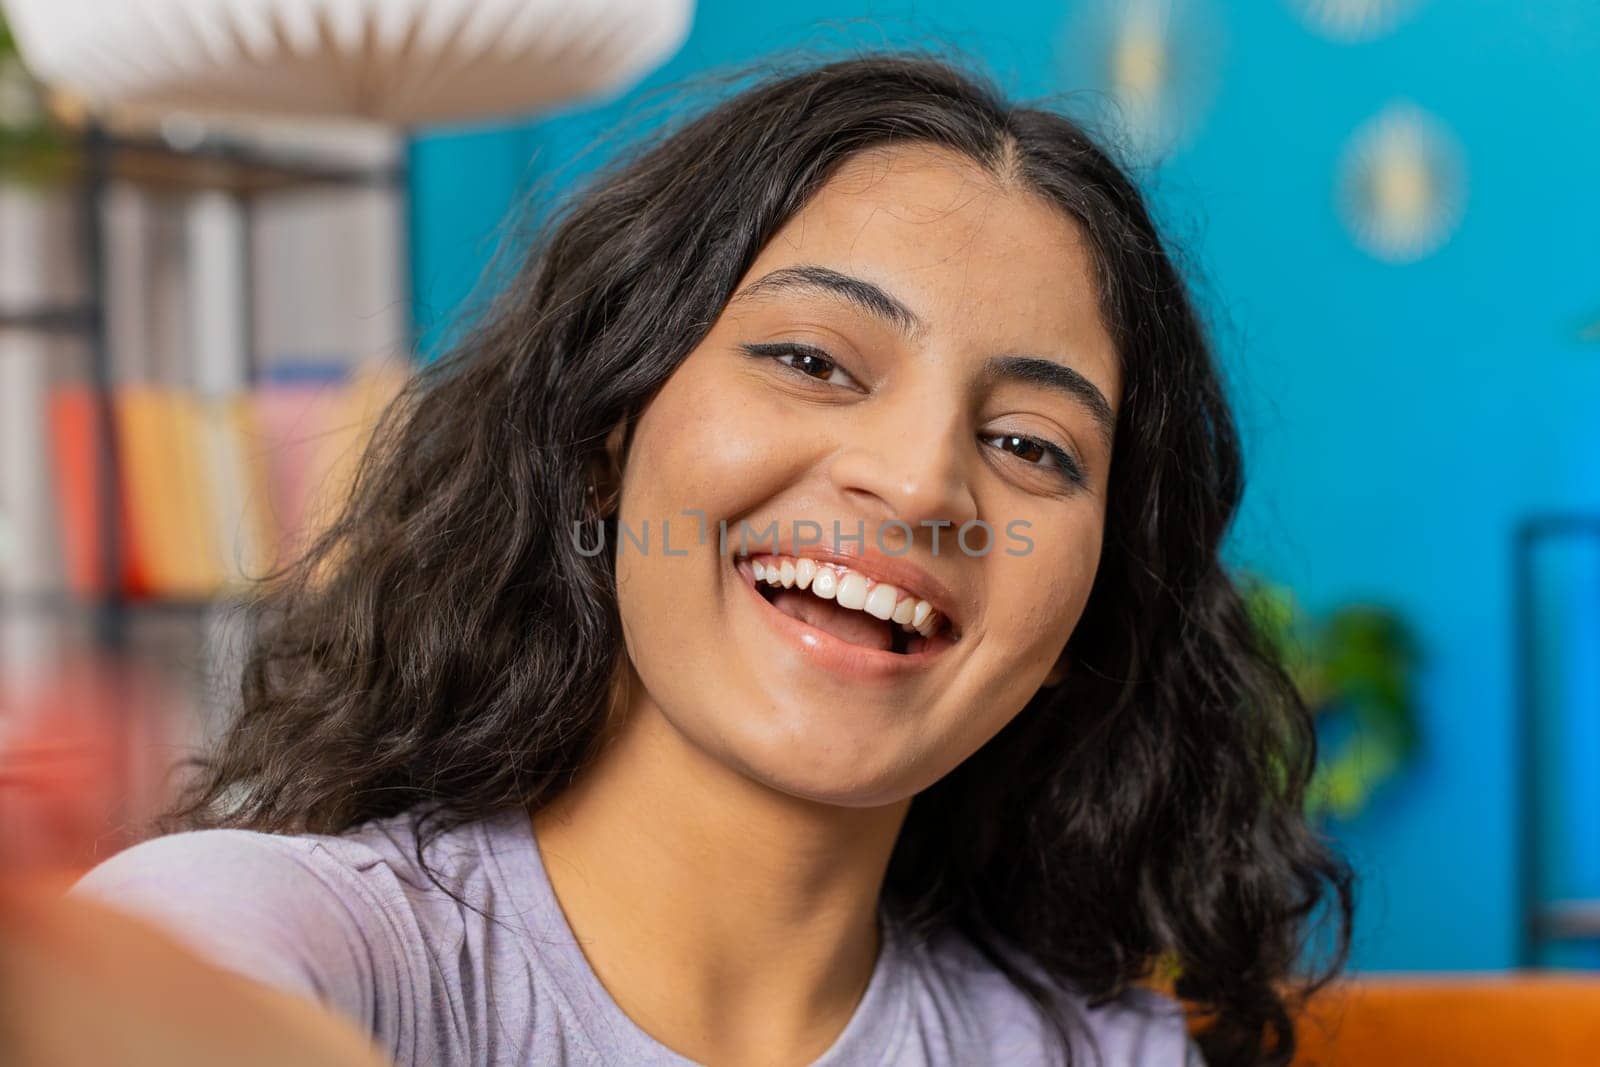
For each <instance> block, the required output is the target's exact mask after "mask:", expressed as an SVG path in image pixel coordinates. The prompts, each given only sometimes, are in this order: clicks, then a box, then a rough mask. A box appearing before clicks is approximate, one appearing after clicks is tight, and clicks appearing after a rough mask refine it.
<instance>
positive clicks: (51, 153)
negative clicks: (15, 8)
mask: <svg viewBox="0 0 1600 1067" xmlns="http://www.w3.org/2000/svg"><path fill="white" fill-rule="evenodd" d="M63 147H64V143H63V139H62V136H61V131H60V129H59V128H58V127H57V125H56V123H55V122H53V121H52V120H51V117H50V114H49V109H48V108H47V107H46V105H45V93H44V89H43V88H42V87H41V86H40V85H39V83H38V82H37V81H35V80H34V78H33V77H32V75H30V74H29V73H28V70H27V68H26V67H24V66H23V64H22V57H21V55H20V54H19V53H18V51H17V42H16V39H15V38H13V37H12V35H11V29H10V27H8V26H7V25H6V20H5V15H4V14H3V13H0V179H4V178H13V179H21V180H23V181H29V182H44V181H49V180H52V179H54V178H56V177H58V176H59V175H60V173H61V170H62V165H63V162H64V160H63V155H62V148H63Z"/></svg>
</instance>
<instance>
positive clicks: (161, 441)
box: [116, 385, 224, 599]
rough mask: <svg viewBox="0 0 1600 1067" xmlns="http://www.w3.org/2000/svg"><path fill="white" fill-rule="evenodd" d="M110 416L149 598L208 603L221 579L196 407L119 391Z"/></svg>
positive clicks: (177, 399) (169, 394)
mask: <svg viewBox="0 0 1600 1067" xmlns="http://www.w3.org/2000/svg"><path fill="white" fill-rule="evenodd" d="M116 410H117V433H118V437H117V445H118V448H119V450H120V453H121V456H120V458H121V462H122V472H123V484H124V486H126V492H127V497H128V502H129V505H130V511H131V514H132V516H133V529H134V537H133V543H134V545H135V546H136V548H137V550H138V551H140V552H141V553H142V555H143V560H144V563H145V566H146V567H147V569H148V570H149V573H150V577H151V584H152V586H153V587H154V591H155V592H156V593H157V594H159V595H161V596H166V597H173V598H177V599H201V598H205V597H209V596H214V595H215V594H216V593H217V592H218V591H219V590H220V589H221V588H222V585H223V582H224V574H223V567H222V554H221V551H220V548H219V546H218V544H217V539H216V536H215V530H216V525H217V520H216V508H217V505H216V500H215V495H214V493H213V492H212V487H211V485H210V478H209V476H208V473H207V471H206V458H205V455H204V454H203V449H204V448H205V433H204V430H203V428H202V426H201V418H200V412H199V403H198V402H197V401H196V400H195V399H194V398H192V397H190V396H186V395H184V394H183V393H180V392H177V391H175V390H172V389H167V388H161V387H156V386H145V385H138V386H125V387H123V388H121V389H119V390H118V391H117V394H116Z"/></svg>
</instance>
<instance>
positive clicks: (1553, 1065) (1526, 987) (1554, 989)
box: [1294, 971, 1600, 1067]
mask: <svg viewBox="0 0 1600 1067" xmlns="http://www.w3.org/2000/svg"><path fill="white" fill-rule="evenodd" d="M1297 1033H1298V1035H1299V1038H1300V1049H1299V1051H1298V1053H1297V1055H1296V1056H1295V1060H1294V1062H1295V1064H1296V1065H1297V1067H1367V1065H1383V1067H1390V1065H1397V1064H1425V1065H1432V1064H1448V1065H1450V1067H1507V1065H1518V1064H1529V1065H1538V1067H1600V974H1595V973H1590V972H1574V971H1520V972H1519V971H1508V972H1496V973H1489V974H1462V975H1446V974H1427V975H1422V974H1408V975H1400V974H1385V975H1382V976H1367V977H1363V978H1359V979H1353V980H1349V981H1345V982H1343V983H1340V984H1339V985H1337V986H1335V987H1332V988H1330V989H1327V990H1325V991H1324V992H1323V994H1322V995H1321V996H1320V997H1317V998H1315V999H1314V1000H1313V1001H1312V1003H1311V1005H1310V1007H1309V1008H1308V1010H1307V1014H1306V1016H1304V1017H1303V1018H1302V1020H1301V1023H1300V1025H1299V1027H1298V1028H1297Z"/></svg>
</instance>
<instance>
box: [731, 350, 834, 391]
mask: <svg viewBox="0 0 1600 1067" xmlns="http://www.w3.org/2000/svg"><path fill="white" fill-rule="evenodd" d="M740 347H742V348H743V349H744V350H745V352H747V353H748V354H750V355H751V356H754V357H756V358H757V359H770V360H773V361H774V362H776V363H777V364H778V365H779V366H780V367H786V368H788V369H789V370H792V371H794V372H795V373H796V374H800V375H802V376H804V377H806V378H809V379H811V380H812V381H816V382H821V383H822V384H823V385H843V384H844V382H839V381H836V380H833V375H836V374H838V375H843V376H844V379H845V381H847V382H849V383H851V385H850V386H847V388H850V387H854V388H857V389H859V388H860V386H859V385H856V384H855V379H854V378H852V377H850V374H849V372H848V371H846V370H845V369H844V368H843V367H841V366H839V364H838V363H837V362H836V361H835V360H834V359H833V358H832V357H831V356H829V355H828V354H827V353H826V352H824V351H823V350H822V349H820V348H814V347H812V346H811V345H801V344H794V343H793V342H783V343H773V344H748V345H741V346H740ZM789 360H793V362H787V361H789Z"/></svg>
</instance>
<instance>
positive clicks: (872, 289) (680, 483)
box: [612, 145, 1121, 806]
mask: <svg viewBox="0 0 1600 1067" xmlns="http://www.w3.org/2000/svg"><path fill="white" fill-rule="evenodd" d="M1120 389H1121V375H1120V370H1119V363H1118V358H1117V354H1116V350H1115V347H1114V345H1113V343H1112V341H1111V338H1110V337H1109V336H1108V334H1107V333H1106V331H1105V329H1104V327H1103V325H1102V323H1101V321H1100V316H1099V311H1098V306H1097V294H1096V290H1095V285H1094V279H1093V268H1092V261H1091V255H1090V251H1089V248H1088V247H1087V245H1086V243H1085V239H1084V238H1083V237H1082V235H1081V232H1080V231H1079V229H1078V227H1077V225H1076V224H1075V223H1074V222H1073V221H1072V220H1071V219H1070V218H1068V217H1067V216H1066V215H1065V214H1063V213H1062V212H1060V211H1059V210H1058V209H1056V208H1054V207H1052V206H1051V205H1050V204H1049V203H1047V202H1046V201H1044V200H1042V199H1041V198H1039V197H1038V196H1036V195H1035V194H1032V193H1030V192H1028V191H1026V190H1024V189H1022V188H1019V187H1008V186H1006V185H1003V184H1001V183H999V182H998V181H997V180H996V179H995V178H994V177H993V176H991V175H989V174H988V173H987V172H985V171H984V170H983V169H982V168H980V167H979V166H977V165H976V164H974V163H972V162H970V161H968V160H966V159H965V158H964V157H962V156H960V155H957V154H954V153H951V152H947V151H945V150H942V149H938V148H934V147H930V146H922V145H912V146H895V147H890V148H885V149H878V150H872V151H868V152H862V153H858V154H857V155H855V156H852V157H851V158H850V159H848V160H847V161H845V163H844V164H842V165H841V166H840V167H839V168H838V169H837V170H836V171H835V172H834V175H833V177H832V178H831V179H830V180H829V181H828V182H827V183H826V185H825V186H824V187H823V188H822V189H821V190H820V191H819V192H818V193H817V195H816V196H815V197H813V198H812V200H811V201H810V202H809V203H808V204H807V206H806V207H805V208H804V209H803V210H802V211H800V212H799V213H798V214H797V215H795V216H794V217H793V218H792V219H790V220H789V221H788V223H787V224H786V225H785V226H784V227H783V228H782V229H781V230H780V231H779V232H778V234H777V235H776V236H775V237H774V238H773V239H772V240H771V241H770V242H769V243H768V244H767V246H766V247H765V248H764V249H762V251H761V253H760V254H759V256H758V257H757V258H756V260H755V262H754V264H752V266H751V268H750V270H749V272H748V273H747V274H746V275H745V276H744V277H743V278H742V279H741V280H740V283H739V286H738V289H737V290H736V292H735V294H734V297H733V298H732V299H731V300H730V301H729V302H728V305H727V307H726V308H725V309H724V310H723V312H722V314H721V315H720V316H719V317H718V319H717V320H716V322H715V323H714V324H713V325H712V328H711V330H710V332H709V333H707V334H706V336H705V338H704V339H703V340H702V341H701V342H700V344H699V345H698V346H697V347H696V348H695V349H694V350H693V351H692V352H691V353H689V355H688V356H687V358H686V359H685V360H684V362H683V363H682V364H681V365H680V366H679V367H678V369H677V370H676V371H675V372H674V373H673V375H672V376H671V378H670V379H669V380H668V381H667V382H666V383H665V385H664V386H663V387H662V388H661V389H660V391H659V392H658V393H657V394H656V395H655V396H654V397H653V398H652V400H651V402H650V403H649V405H648V406H647V407H646V408H645V410H644V411H643V412H642V413H641V414H640V416H639V419H638V421H637V424H636V426H635V429H634V432H633V439H632V442H631V443H630V446H629V450H628V455H627V458H626V464H625V466H624V469H623V474H622V492H621V497H620V503H619V511H618V515H617V517H618V519H619V522H620V524H621V525H622V527H624V528H625V529H626V530H628V531H632V532H633V534H634V536H635V537H640V535H641V534H642V531H643V530H644V529H645V524H646V522H647V521H648V527H649V538H650V540H649V542H648V549H647V550H642V549H641V548H640V547H639V546H638V545H637V544H635V543H634V541H633V540H630V539H629V538H628V537H627V536H621V537H619V538H618V543H617V544H615V545H613V546H612V548H613V549H614V550H615V551H616V553H617V561H616V562H617V576H618V596H619V604H620V610H621V615H622V622H623V630H624V636H625V641H626V644H627V649H628V654H629V658H630V661H631V666H632V670H633V672H634V674H635V675H636V676H637V677H636V681H635V689H634V692H635V696H634V697H633V701H634V705H633V708H632V710H633V712H635V713H638V714H659V715H660V716H662V717H663V718H664V719H665V720H666V721H667V722H668V723H670V725H671V727H672V728H673V729H675V730H676V731H677V732H678V733H679V734H680V735H681V736H682V737H683V738H685V739H686V740H687V741H688V742H689V743H691V744H692V745H694V746H696V747H697V748H699V749H701V750H702V751H704V752H706V753H707V754H709V755H710V756H712V757H713V758H715V759H716V760H718V761H720V762H721V763H723V764H725V765H727V766H730V767H733V768H735V769H737V770H738V771H740V772H741V773H743V774H745V775H747V776H749V777H751V778H753V779H755V780H757V781H760V782H763V783H766V784H768V785H769V786H771V787H773V788H775V789H779V790H782V791H784V792H787V793H790V794H792V795H797V796H803V797H809V798H812V799H816V800H821V801H825V802H829V803H834V804H840V805H846V806H868V805H879V804H886V803H892V802H894V801H897V800H902V799H904V798H906V797H909V796H911V795H913V794H915V793H917V792H919V791H920V790H922V789H924V788H926V787H927V786H929V785H931V784H932V783H933V782H935V781H937V780H938V779H939V778H941V777H943V776H944V775H945V774H946V773H948V772H949V771H950V770H951V769H953V768H954V767H955V766H956V765H957V764H959V763H960V762H961V761H962V760H964V759H965V758H966V757H967V756H969V755H971V754H972V753H973V752H974V751H975V750H976V749H978V748H979V747H980V746H982V745H983V743H984V742H985V741H987V740H988V739H989V738H990V737H992V736H993V735H994V734H995V733H996V732H997V731H998V730H1000V728H1001V727H1003V726H1004V725H1005V724H1006V723H1007V722H1008V721H1009V720H1010V719H1011V718H1012V717H1013V716H1015V715H1016V714H1017V712H1018V711H1020V710H1021V709H1022V708H1023V706H1024V705H1025V704H1026V703H1027V702H1028V700H1029V699H1030V698H1031V697H1032V696H1033V695H1034V693H1035V692H1036V691H1037V690H1038V689H1039V687H1040V685H1041V684H1044V683H1046V682H1047V681H1050V680H1054V676H1055V675H1054V673H1053V671H1058V670H1059V667H1058V658H1059V657H1060V654H1061V652H1062V648H1063V646H1064V645H1065V644H1066V641H1067V639H1068V637H1069V636H1070V635H1071V633H1072V630H1073V628H1074V626H1076V624H1077V622H1078V619H1079V617H1080V615H1081V614H1082V611H1083V608H1084V605H1085V603H1086V601H1087V599H1088V596H1089V590H1090V588H1091V586H1092V585H1093V583H1094V577H1095V569H1096V566H1097V562H1098V559H1099V556H1100V545H1101V538H1102V532H1103V527H1104V518H1105V502H1106V489H1107V477H1108V474H1109V469H1110V464H1111V440H1110V436H1111V434H1110V428H1111V426H1112V425H1114V413H1115V410H1116V408H1117V406H1118V405H1119V404H1120ZM697 512H698V513H703V516H704V522H705V531H706V534H707V536H706V538H705V543H704V544H700V543H697V540H696V538H697V535H698V534H699V532H700V529H701V526H700V523H701V519H700V517H699V515H697V514H696V513H697ZM895 520H898V522H896V521H895ZM974 520H981V521H982V522H983V523H985V524H987V526H988V528H989V530H990V531H992V534H991V535H990V536H987V537H986V536H985V534H984V532H983V530H982V528H981V527H977V526H970V527H969V533H968V536H967V538H966V539H965V542H964V544H965V546H966V547H965V549H963V548H962V547H961V543H959V542H958V541H957V538H956V536H955V532H956V530H957V529H958V528H960V527H962V526H963V525H964V524H971V523H973V522H974ZM663 521H664V522H665V523H666V527H667V529H668V536H669V544H668V545H667V546H665V547H667V548H669V549H670V554H669V552H668V551H664V550H663V549H664V546H663V544H662V523H663ZM836 522H837V523H838V527H839V529H840V530H841V531H842V535H843V536H844V537H851V536H853V535H854V534H855V533H856V532H858V530H864V531H865V549H866V551H867V552H868V553H869V554H871V555H870V557H869V558H866V559H863V560H861V570H862V571H863V572H865V573H866V574H867V575H869V576H871V575H874V574H875V575H876V576H877V577H878V578H881V579H883V580H884V581H885V583H886V584H894V585H896V587H897V588H898V589H900V590H920V591H922V592H923V593H924V594H925V596H926V598H927V599H930V600H933V601H935V606H943V607H945V608H946V609H947V611H948V612H949V614H950V615H951V616H952V617H953V620H952V621H953V623H954V624H955V627H956V628H957V629H958V630H959V639H958V640H956V641H954V642H953V643H950V642H948V641H945V640H939V639H936V641H935V642H934V644H935V646H937V647H935V648H932V649H930V650H928V651H925V652H923V653H921V654H918V655H909V656H908V655H901V654H899V653H897V652H895V651H879V650H872V649H866V648H861V647H857V646H856V645H855V644H851V643H849V642H847V641H845V640H841V639H840V638H839V637H835V636H833V635H832V634H830V633H829V632H827V631H828V630H829V629H831V630H833V631H834V632H837V633H848V632H849V630H848V628H847V626H846V625H842V624H840V622H839V619H840V618H842V616H831V615H830V616H826V617H824V616H823V615H822V614H821V612H823V611H826V612H830V613H838V612H843V611H844V609H841V608H838V607H837V606H836V604H837V601H835V603H833V604H823V603H822V602H821V601H816V602H815V603H814V604H809V605H808V604H807V603H805V601H806V598H813V594H812V592H810V591H807V592H800V591H798V590H795V591H792V592H789V593H786V594H781V595H774V593H773V591H772V590H771V589H768V590H767V591H766V593H765V595H763V594H762V593H758V592H757V591H756V587H755V584H754V582H753V580H752V570H753V568H752V564H751V561H744V562H740V561H738V560H736V559H735V558H734V557H735V555H736V554H737V553H738V552H739V550H740V548H741V543H740V537H739V533H740V530H741V528H743V529H744V530H746V531H747V536H746V538H745V542H744V547H747V548H748V549H749V550H750V551H751V552H752V553H753V554H754V555H755V556H756V558H758V559H759V558H761V554H762V553H764V552H766V551H769V550H770V549H771V547H772V542H771V541H770V540H769V541H767V542H765V543H758V541H757V537H758V536H759V534H760V533H761V532H762V531H766V530H768V529H769V528H771V527H773V524H774V523H776V527H775V529H776V532H777V534H778V536H779V537H780V538H783V539H785V540H786V541H787V539H789V538H790V537H791V535H794V536H795V538H796V539H797V540H820V543H819V544H816V545H814V546H813V547H812V548H810V549H799V550H798V551H800V552H802V553H809V554H816V553H817V552H818V550H829V549H833V548H834V547H835V542H834V537H833V529H834V524H835V523H836ZM724 523H725V524H726V530H727V533H728V537H727V545H726V552H727V554H721V553H719V550H718V549H719V545H718V541H719V537H718V530H719V524H724ZM741 523H743V524H745V525H744V527H741ZM886 523H887V524H889V525H887V526H886V525H884V524H886ZM811 524H815V526H812V525H811ZM858 524H859V525H858ZM900 524H904V525H900ZM936 527H937V529H936ZM907 528H909V529H910V530H911V531H914V537H913V539H912V540H910V541H907V539H906V536H905V533H906V529H907ZM819 530H820V531H821V532H822V533H821V537H820V538H817V536H816V532H817V531H819ZM936 533H937V536H938V548H937V551H936V550H935V548H934V544H933V539H934V536H935V534H936ZM838 547H839V548H840V549H841V551H842V552H844V553H846V554H858V555H859V554H860V553H861V551H862V546H860V545H858V544H857V543H856V542H854V541H844V542H842V543H841V544H840V545H839V546H838ZM874 550H877V551H876V552H875V551H874ZM824 554H826V553H824ZM858 584H859V583H858ZM869 585H870V583H869ZM813 599H815V598H813ZM885 599H887V594H886V597H885ZM774 600H781V601H783V602H784V603H786V605H787V606H786V607H785V608H782V609H780V607H777V606H775V605H774V603H772V602H771V601H774ZM813 608H816V609H817V610H816V611H813V610H812V609H813ZM793 616H799V617H798V618H796V617H793ZM805 620H812V621H819V620H823V621H819V625H810V624H808V622H807V621H805ZM868 624H870V626H872V627H876V626H883V627H887V626H889V625H890V624H889V623H881V624H880V623H878V622H877V621H876V620H875V619H866V620H865V622H864V623H863V624H862V625H863V626H866V625H868ZM862 632H865V631H864V630H863V631H862ZM858 639H859V638H858ZM912 651H916V650H915V648H913V649H912Z"/></svg>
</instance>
